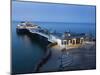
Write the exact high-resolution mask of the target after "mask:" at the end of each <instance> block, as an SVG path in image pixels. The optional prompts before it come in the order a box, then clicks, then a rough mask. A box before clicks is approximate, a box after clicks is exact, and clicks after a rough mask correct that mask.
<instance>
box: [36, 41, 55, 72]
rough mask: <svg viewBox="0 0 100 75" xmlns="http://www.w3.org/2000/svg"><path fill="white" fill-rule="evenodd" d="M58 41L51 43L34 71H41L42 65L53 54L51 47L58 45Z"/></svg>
mask: <svg viewBox="0 0 100 75" xmlns="http://www.w3.org/2000/svg"><path fill="white" fill-rule="evenodd" d="M56 44H57V43H49V44H48V46H47V48H46V53H45V55H44V56H43V58H42V59H41V60H40V61H39V62H38V63H37V64H36V66H35V68H34V72H36V73H37V72H39V69H40V67H42V66H43V65H44V64H45V63H46V62H47V61H48V59H49V58H50V57H51V55H52V51H51V50H50V48H51V47H52V46H54V45H56Z"/></svg>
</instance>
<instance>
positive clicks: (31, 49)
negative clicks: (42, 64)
mask: <svg viewBox="0 0 100 75" xmlns="http://www.w3.org/2000/svg"><path fill="white" fill-rule="evenodd" d="M18 23H19V22H15V21H14V22H12V70H13V72H15V73H29V72H32V71H33V69H34V65H36V63H37V62H38V61H39V60H40V59H41V57H42V56H43V55H44V53H45V51H44V48H43V47H42V46H41V44H39V43H38V42H37V41H35V40H32V38H31V37H29V36H28V35H18V34H17V33H16V26H17V24H18ZM34 23H35V24H38V25H39V26H41V27H43V28H47V29H49V30H50V31H56V32H61V33H63V32H65V31H69V30H70V31H71V32H77V33H92V34H93V35H94V36H95V24H90V23H83V24H82V23H53V22H52V23H51V22H34Z"/></svg>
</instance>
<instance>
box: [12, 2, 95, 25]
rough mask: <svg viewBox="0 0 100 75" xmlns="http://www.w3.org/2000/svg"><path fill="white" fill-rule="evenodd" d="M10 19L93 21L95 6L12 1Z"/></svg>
mask: <svg viewBox="0 0 100 75" xmlns="http://www.w3.org/2000/svg"><path fill="white" fill-rule="evenodd" d="M12 19H13V20H29V21H47V22H48V21H49V22H86V23H91V22H92V23H95V6H79V5H67V4H66V5H65V4H48V3H35V2H16V1H13V2H12Z"/></svg>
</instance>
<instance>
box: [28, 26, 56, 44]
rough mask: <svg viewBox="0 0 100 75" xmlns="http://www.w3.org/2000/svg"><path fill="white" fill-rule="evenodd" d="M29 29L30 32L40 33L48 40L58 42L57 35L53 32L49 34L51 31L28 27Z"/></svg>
mask: <svg viewBox="0 0 100 75" xmlns="http://www.w3.org/2000/svg"><path fill="white" fill-rule="evenodd" d="M27 30H29V32H30V33H33V34H38V35H41V36H43V37H45V38H47V39H48V41H49V42H51V43H55V42H57V40H56V36H54V35H52V34H49V33H46V32H43V31H39V29H29V28H28V29H27Z"/></svg>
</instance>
